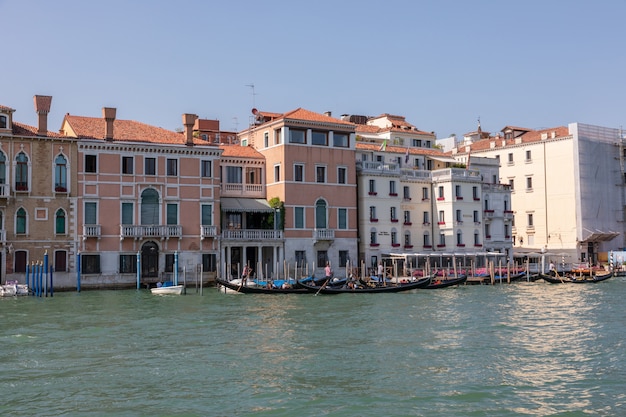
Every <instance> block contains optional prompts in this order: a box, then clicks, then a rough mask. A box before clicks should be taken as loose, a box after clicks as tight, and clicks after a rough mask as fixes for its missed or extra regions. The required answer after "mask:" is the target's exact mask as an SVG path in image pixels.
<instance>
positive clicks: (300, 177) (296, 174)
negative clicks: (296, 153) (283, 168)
mask: <svg viewBox="0 0 626 417" xmlns="http://www.w3.org/2000/svg"><path fill="white" fill-rule="evenodd" d="M293 180H294V181H297V182H302V181H304V165H302V164H295V165H294V166H293Z"/></svg>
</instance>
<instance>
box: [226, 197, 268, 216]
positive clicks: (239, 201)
mask: <svg viewBox="0 0 626 417" xmlns="http://www.w3.org/2000/svg"><path fill="white" fill-rule="evenodd" d="M220 204H221V206H222V211H237V212H248V213H273V212H274V209H273V208H271V207H270V205H269V204H268V203H267V201H265V200H264V199H262V198H222V200H221V201H220Z"/></svg>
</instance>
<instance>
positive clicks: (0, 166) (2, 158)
mask: <svg viewBox="0 0 626 417" xmlns="http://www.w3.org/2000/svg"><path fill="white" fill-rule="evenodd" d="M6 183H7V157H6V155H5V154H4V152H0V184H6Z"/></svg>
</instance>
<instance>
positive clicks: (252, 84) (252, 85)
mask: <svg viewBox="0 0 626 417" xmlns="http://www.w3.org/2000/svg"><path fill="white" fill-rule="evenodd" d="M246 87H250V88H251V89H252V108H255V107H256V106H255V105H254V104H255V103H254V102H255V99H254V96H256V93H255V92H254V83H250V84H246Z"/></svg>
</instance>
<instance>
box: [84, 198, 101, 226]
mask: <svg viewBox="0 0 626 417" xmlns="http://www.w3.org/2000/svg"><path fill="white" fill-rule="evenodd" d="M85 224H98V203H94V202H85Z"/></svg>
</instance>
